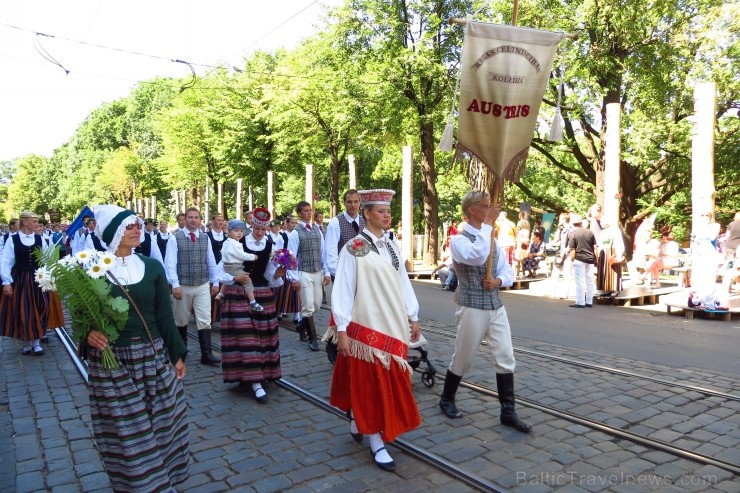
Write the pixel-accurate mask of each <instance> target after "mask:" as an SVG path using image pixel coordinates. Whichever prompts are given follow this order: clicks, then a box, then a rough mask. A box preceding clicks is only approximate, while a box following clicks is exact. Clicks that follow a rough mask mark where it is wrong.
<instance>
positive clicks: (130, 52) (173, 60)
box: [0, 0, 383, 89]
mask: <svg viewBox="0 0 740 493" xmlns="http://www.w3.org/2000/svg"><path fill="white" fill-rule="evenodd" d="M317 2H318V0H314V1H313V2H311V3H310V4H309V5H307V6H306V7H304V8H303V9H302V10H300V11H299V12H297V13H295V14H293V15H292V16H291V17H290V18H288V19H286V20H285V21H283V22H282V23H280V24H279V25H278V26H276V27H275V28H273V29H272V30H270V31H269V32H268V33H266V34H264V35H263V36H262V37H260V38H259V39H257V40H255V41H254V42H252V43H251V44H250V45H248V46H247V47H245V48H243V49H242V50H240V51H239V53H237V54H235V55H233V56H231V57H230V58H229V60H231V59H233V58H234V57H236V56H237V55H239V54H242V53H244V52H245V51H246V50H248V49H249V48H250V47H252V46H254V45H255V44H257V43H259V42H260V41H261V40H263V39H264V38H266V37H267V36H269V35H270V34H272V33H274V32H275V31H277V30H278V29H279V28H280V27H282V26H283V25H285V24H286V23H288V22H289V21H291V20H292V19H294V18H295V17H297V16H298V15H299V14H301V13H303V12H304V11H306V10H307V9H308V8H309V7H311V6H312V5H314V4H315V3H317ZM0 26H4V27H7V28H10V29H15V30H18V31H22V32H27V33H31V34H35V35H37V36H45V37H49V38H54V39H59V40H63V41H67V42H70V43H77V44H80V45H84V46H88V47H92V48H97V49H102V50H109V51H115V52H118V53H123V54H127V55H134V56H141V57H146V58H151V59H155V60H162V61H166V62H170V63H184V64H186V65H188V66H189V67H190V68H191V70H192V66H197V67H204V68H206V69H211V70H210V71H208V72H206V74H205V75H204V76H203V77H201V79H203V78H206V77H208V76H209V75H210V74H212V73H213V72H215V71H216V70H219V69H223V70H227V69H228V67H227V66H226V65H224V64H222V65H210V64H205V63H196V62H188V61H185V60H181V59H177V58H168V57H164V56H160V55H152V54H150V53H143V52H140V51H134V50H127V49H123V48H116V47H112V46H105V45H100V44H96V43H89V42H86V41H81V40H78V39H74V38H67V37H64V36H56V35H54V34H49V33H43V32H40V31H35V30H33V29H27V28H23V27H19V26H14V25H12V24H7V23H4V22H0ZM3 56H6V57H8V58H14V59H17V60H24V59H21V58H18V57H14V56H12V55H8V54H3ZM42 56H43V57H44V58H45V59H47V60H48V58H46V57H45V56H44V55H42ZM49 56H50V55H49ZM24 61H27V62H29V63H35V62H32V61H31V60H24ZM48 61H50V62H51V63H53V64H55V65H58V66H60V67H61V64H58V63H55V62H54V61H52V60H48ZM62 68H63V69H64V70H65V71H66V68H64V67H62ZM71 73H76V74H85V75H88V76H92V77H101V78H111V79H119V80H127V79H123V78H117V77H111V76H107V75H103V74H93V73H90V72H79V71H76V70H75V71H73V72H71ZM252 73H255V74H260V75H269V76H271V77H283V78H289V79H306V80H323V81H327V82H328V81H335V80H336V79H335V78H322V77H310V76H303V75H290V74H280V73H275V72H261V71H252ZM132 82H147V81H137V80H132ZM362 83H363V84H382V83H383V82H381V81H375V80H366V81H362ZM186 85H188V87H187V88H192V89H195V87H194V83H193V81H192V80H191V82H190V83H188V84H186ZM212 89H216V88H215V87H212Z"/></svg>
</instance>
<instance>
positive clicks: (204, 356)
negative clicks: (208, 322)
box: [198, 329, 221, 366]
mask: <svg viewBox="0 0 740 493" xmlns="http://www.w3.org/2000/svg"><path fill="white" fill-rule="evenodd" d="M198 343H199V344H200V362H201V364H204V365H211V366H218V365H219V364H220V363H221V360H220V359H218V358H216V357H215V356H214V355H213V352H212V350H211V330H210V329H204V330H199V331H198Z"/></svg>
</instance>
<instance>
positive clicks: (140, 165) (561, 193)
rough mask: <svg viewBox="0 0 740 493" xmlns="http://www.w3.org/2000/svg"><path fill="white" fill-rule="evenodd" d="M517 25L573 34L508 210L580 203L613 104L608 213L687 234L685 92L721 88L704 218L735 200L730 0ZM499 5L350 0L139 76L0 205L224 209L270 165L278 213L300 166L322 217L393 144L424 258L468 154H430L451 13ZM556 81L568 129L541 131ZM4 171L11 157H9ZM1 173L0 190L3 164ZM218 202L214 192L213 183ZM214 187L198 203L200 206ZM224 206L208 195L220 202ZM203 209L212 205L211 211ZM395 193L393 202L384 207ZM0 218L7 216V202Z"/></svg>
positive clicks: (26, 174)
mask: <svg viewBox="0 0 740 493" xmlns="http://www.w3.org/2000/svg"><path fill="white" fill-rule="evenodd" d="M519 5H520V8H519V25H522V26H528V27H535V28H542V29H550V30H556V31H566V32H574V33H579V34H580V37H579V39H578V40H577V41H566V42H564V43H563V44H562V46H561V48H560V50H559V54H558V57H557V58H556V64H555V71H554V73H553V77H552V79H551V81H550V86H549V88H548V92H547V93H546V96H545V101H544V103H545V104H544V105H543V109H542V110H541V111H542V114H541V115H540V123H539V126H538V128H537V129H536V132H535V136H534V140H533V149H534V150H533V152H531V153H530V157H529V162H528V168H527V171H526V172H525V174H524V176H523V177H522V179H521V180H520V182H518V183H515V184H508V186H507V187H506V189H505V197H506V200H507V204H506V205H507V206H508V207H509V208H514V209H515V208H517V207H518V203H519V202H523V201H527V202H530V203H531V204H532V205H533V206H535V207H539V208H542V209H546V210H562V209H568V210H574V211H576V212H583V211H584V210H585V209H586V207H587V206H588V205H589V204H590V203H593V202H595V201H599V202H600V201H602V200H603V199H604V197H603V188H604V187H603V185H604V183H603V180H604V178H603V176H604V136H605V133H606V126H605V125H606V124H605V112H606V105H607V104H609V103H618V104H619V105H620V106H621V108H622V132H621V135H622V161H621V164H620V176H621V181H622V189H623V190H622V193H623V199H622V204H621V206H622V209H621V220H622V223H623V226H626V228H625V229H626V230H627V231H628V232H629V231H630V230H631V229H632V228H633V227H634V226H635V225H636V224H637V222H639V220H640V219H641V218H643V217H644V216H645V215H647V214H649V213H651V212H658V213H659V222H661V223H662V222H665V223H669V224H672V225H674V226H675V229H676V231H679V230H681V228H682V227H683V230H686V229H688V228H686V224H687V223H688V221H689V217H690V201H691V197H690V179H691V173H690V170H691V137H692V132H693V124H692V121H691V118H690V117H691V115H692V113H693V111H694V110H693V90H694V87H695V86H696V84H697V83H698V82H701V81H706V80H714V81H716V83H717V87H718V111H717V127H716V128H717V130H716V146H715V172H716V173H715V182H716V189H717V193H716V200H717V209H718V217H719V219H720V221H721V222H726V221H727V219H729V217H730V215H731V214H732V213H734V211H735V210H737V209H739V208H740V193H739V192H740V167H738V165H737V163H738V159H739V158H740V118H736V117H734V116H732V115H734V114H735V113H736V112H737V110H738V106H740V62H739V61H738V60H740V56H738V55H740V43H739V40H738V33H740V20H739V19H740V6H739V5H738V3H737V2H724V1H723V0H651V1H649V2H647V3H645V2H625V1H623V0H598V1H596V0H585V1H584V0H581V1H575V0H557V1H556V0H545V2H544V3H542V2H536V1H535V0H520V2H519ZM511 9H512V5H511V2H510V1H509V0H493V1H492V2H483V1H478V0H475V1H474V0H446V1H443V0H415V1H410V0H394V1H392V2H378V1H374V0H347V1H346V3H345V5H344V6H343V7H341V8H339V9H336V10H335V11H333V12H331V13H330V15H328V17H327V24H326V25H325V26H324V28H323V30H322V31H321V32H320V33H318V34H317V35H316V36H314V37H313V38H310V39H307V40H305V42H304V43H302V44H301V45H300V46H299V47H297V48H296V49H294V50H292V51H282V50H281V51H278V52H276V53H265V52H256V53H254V54H252V55H251V56H250V57H249V58H247V59H246V60H245V61H244V64H243V66H241V67H240V68H239V70H238V71H236V72H232V71H227V70H216V71H212V72H209V73H207V74H205V75H203V76H200V77H199V78H198V80H197V81H196V83H195V85H194V86H192V87H190V88H187V89H185V90H181V88H182V87H183V85H184V83H185V82H187V81H183V80H175V79H159V78H158V79H153V80H150V81H144V82H141V83H140V84H139V85H137V86H136V87H135V88H134V89H133V90H132V92H131V94H130V95H129V96H128V97H126V98H123V99H121V100H118V101H113V102H110V103H106V104H104V105H101V107H100V108H97V109H96V110H94V111H92V112H91V113H90V115H89V116H88V118H87V119H86V120H85V121H84V122H83V123H82V124H81V125H80V127H79V128H78V129H77V131H76V132H75V134H74V135H73V136H71V138H70V140H69V141H68V142H67V143H66V144H65V145H63V146H61V147H60V148H58V149H56V150H55V151H54V154H53V155H52V156H51V158H48V159H47V158H43V157H40V156H34V155H30V156H26V157H25V158H23V159H19V160H17V161H16V163H15V165H16V166H17V172H16V174H15V175H14V176H13V178H12V185H8V191H7V194H8V198H7V203H6V206H7V208H8V209H10V210H12V211H17V210H20V209H21V208H33V209H35V210H37V212H41V213H43V212H45V209H46V208H59V209H60V210H61V211H62V212H63V215H65V216H67V217H69V218H71V217H73V216H74V215H76V214H77V212H78V211H79V209H80V208H81V207H82V206H83V205H89V204H93V203H97V202H108V201H116V202H119V203H124V202H125V201H127V200H131V199H133V198H134V196H136V197H143V196H146V197H148V196H150V195H156V196H157V198H158V203H159V204H160V205H159V207H158V209H159V210H160V212H164V211H165V210H166V209H167V207H166V205H167V204H168V203H170V201H171V195H170V190H172V189H183V188H184V189H187V190H188V191H189V193H190V197H189V203H191V204H195V205H201V206H202V205H203V202H204V197H203V194H202V191H203V188H204V185H205V183H206V182H207V181H208V182H209V183H210V184H211V186H212V187H213V188H212V190H215V188H216V186H217V185H218V184H219V183H221V184H224V185H225V186H224V195H225V197H226V201H227V203H226V204H225V209H226V212H229V213H230V212H231V210H232V207H233V204H234V203H235V200H234V195H235V188H234V182H235V181H236V179H237V178H243V179H244V182H245V188H246V187H247V186H251V187H252V190H253V192H254V196H255V202H256V204H258V205H265V204H266V202H267V197H266V193H267V190H266V172H267V171H274V172H275V175H276V190H277V196H276V197H275V199H276V204H277V205H276V209H277V212H278V213H279V214H283V213H287V212H291V211H292V210H293V207H294V206H295V203H296V202H298V201H299V200H302V199H303V197H304V184H305V181H304V173H305V165H306V164H313V165H314V169H315V185H316V190H317V193H318V194H319V195H320V201H319V203H318V204H316V207H317V208H320V209H324V212H327V213H333V212H334V210H332V208H334V209H338V208H340V207H341V204H340V202H339V196H340V195H341V193H342V192H343V189H344V185H343V184H344V183H346V177H347V168H346V165H347V155H348V154H350V153H352V154H354V155H355V156H356V159H357V172H358V177H357V178H358V185H359V186H360V187H361V188H373V187H388V188H393V189H396V190H400V186H401V181H400V171H401V149H402V146H404V145H410V146H412V148H413V151H414V161H415V164H416V165H417V166H415V187H416V188H415V190H414V194H415V197H417V198H418V199H420V202H421V203H420V204H419V205H420V207H415V231H416V232H417V233H418V232H421V231H422V230H423V231H424V232H425V233H426V234H427V237H428V239H429V245H428V248H426V250H425V260H427V261H428V262H431V261H433V257H436V249H437V247H438V237H437V235H438V231H439V223H440V221H449V220H451V219H459V215H460V214H461V211H460V210H459V198H460V195H462V193H464V191H465V189H466V188H467V185H466V183H465V181H464V179H463V176H464V175H465V174H466V173H465V170H466V169H467V168H468V167H469V164H470V163H467V162H464V161H463V162H453V160H452V155H451V154H450V153H443V152H439V151H436V150H435V147H436V144H437V142H438V140H439V137H440V134H441V130H442V125H443V124H444V123H445V122H446V121H447V117H448V110H449V108H450V107H451V105H452V102H453V101H452V99H451V98H452V89H453V86H454V81H455V78H456V76H457V73H458V64H459V59H460V52H461V48H462V37H463V28H462V27H461V26H450V25H449V24H448V23H447V19H448V18H450V17H466V16H467V15H468V14H475V15H474V18H475V19H476V20H482V21H491V22H497V23H510V22H511ZM561 80H562V81H563V84H564V98H563V103H562V113H563V117H564V134H565V137H564V139H563V140H562V141H561V142H555V143H553V142H549V141H548V140H547V138H546V136H547V132H548V131H549V124H550V122H551V120H552V114H553V111H554V107H555V102H556V100H557V86H558V83H559V82H560V81H561ZM8 166H9V165H8ZM3 173H5V172H4V171H3V170H0V198H2V194H3V186H4V184H7V183H8V182H9V180H8V179H7V178H6V179H5V181H3V178H4V177H5V175H8V173H5V174H3ZM211 196H212V197H215V193H212V194H211ZM214 200H215V198H212V199H211V201H212V202H213V201H214ZM218 207H219V208H221V205H220V204H219V205H218ZM212 210H215V209H212ZM399 211H400V201H397V203H396V204H394V215H398V212H399ZM6 216H7V213H6Z"/></svg>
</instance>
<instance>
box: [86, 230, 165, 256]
mask: <svg viewBox="0 0 740 493" xmlns="http://www.w3.org/2000/svg"><path fill="white" fill-rule="evenodd" d="M93 241H95V240H93ZM134 251H135V252H136V253H140V254H142V255H146V256H147V257H151V256H152V235H150V234H149V233H144V241H142V242H141V244H140V245H139V246H137V247H136V248H134Z"/></svg>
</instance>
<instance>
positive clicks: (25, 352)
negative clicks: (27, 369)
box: [21, 344, 33, 356]
mask: <svg viewBox="0 0 740 493" xmlns="http://www.w3.org/2000/svg"><path fill="white" fill-rule="evenodd" d="M21 354H22V355H23V356H28V355H29V354H33V346H31V345H30V344H26V345H25V346H23V349H21Z"/></svg>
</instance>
